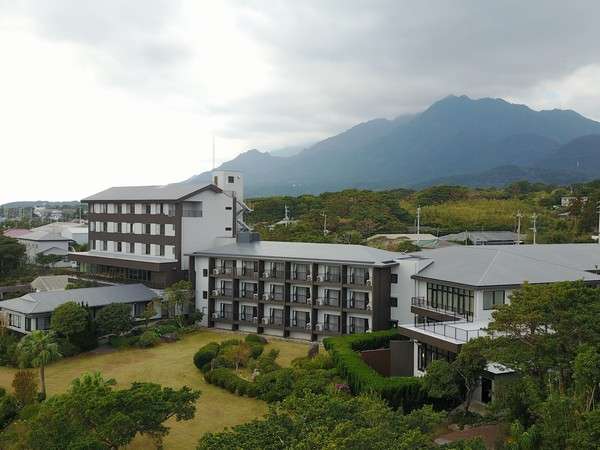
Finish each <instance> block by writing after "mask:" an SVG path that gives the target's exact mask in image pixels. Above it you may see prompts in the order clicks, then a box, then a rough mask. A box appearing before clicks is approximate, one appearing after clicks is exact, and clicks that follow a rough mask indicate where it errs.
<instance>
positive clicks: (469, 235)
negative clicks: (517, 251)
mask: <svg viewBox="0 0 600 450" xmlns="http://www.w3.org/2000/svg"><path fill="white" fill-rule="evenodd" d="M467 239H469V240H470V241H472V242H492V241H508V242H517V240H519V235H518V233H514V232H512V231H463V232H461V233H454V234H447V235H445V236H440V240H442V241H455V242H462V241H465V240H467ZM520 240H521V241H523V236H521V238H520Z"/></svg>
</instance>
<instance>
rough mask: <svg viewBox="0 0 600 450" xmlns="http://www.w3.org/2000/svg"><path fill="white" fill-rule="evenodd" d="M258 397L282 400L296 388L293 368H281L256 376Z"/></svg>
mask: <svg viewBox="0 0 600 450" xmlns="http://www.w3.org/2000/svg"><path fill="white" fill-rule="evenodd" d="M256 389H257V392H258V397H259V398H260V399H262V400H264V401H266V402H269V403H271V402H277V401H281V400H283V399H284V398H286V397H287V396H288V395H290V394H291V393H292V392H293V390H294V374H293V370H292V369H289V368H286V369H279V370H275V371H272V372H268V373H265V374H261V375H259V376H258V377H256Z"/></svg>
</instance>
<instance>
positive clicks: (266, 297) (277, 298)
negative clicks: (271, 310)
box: [261, 292, 284, 303]
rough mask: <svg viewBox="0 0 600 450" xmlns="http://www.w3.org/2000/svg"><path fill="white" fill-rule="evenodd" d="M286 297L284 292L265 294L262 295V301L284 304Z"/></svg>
mask: <svg viewBox="0 0 600 450" xmlns="http://www.w3.org/2000/svg"><path fill="white" fill-rule="evenodd" d="M283 299H284V295H283V293H282V292H280V293H270V294H267V293H264V294H263V295H262V298H261V301H263V302H269V303H283Z"/></svg>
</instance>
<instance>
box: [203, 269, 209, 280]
mask: <svg viewBox="0 0 600 450" xmlns="http://www.w3.org/2000/svg"><path fill="white" fill-rule="evenodd" d="M202 276H203V277H204V278H206V277H207V276H208V269H202Z"/></svg>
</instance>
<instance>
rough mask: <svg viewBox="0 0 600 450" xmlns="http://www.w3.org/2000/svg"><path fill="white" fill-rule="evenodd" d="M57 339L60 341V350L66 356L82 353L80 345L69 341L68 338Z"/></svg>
mask: <svg viewBox="0 0 600 450" xmlns="http://www.w3.org/2000/svg"><path fill="white" fill-rule="evenodd" d="M56 341H57V343H58V351H59V353H60V354H61V355H62V356H63V357H64V358H68V357H70V356H75V355H77V354H79V353H81V350H80V349H79V347H78V346H77V345H75V344H73V343H72V342H70V341H68V340H67V338H59V339H57V340H56Z"/></svg>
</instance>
